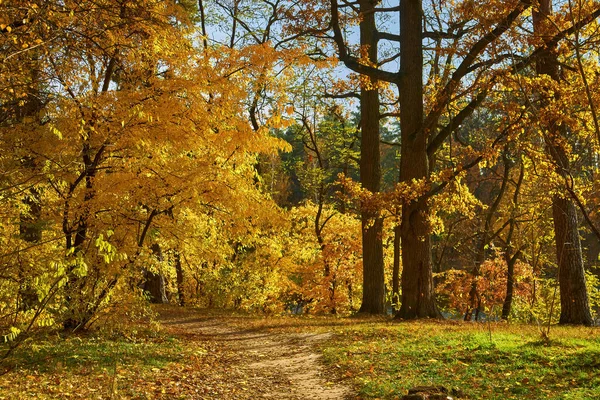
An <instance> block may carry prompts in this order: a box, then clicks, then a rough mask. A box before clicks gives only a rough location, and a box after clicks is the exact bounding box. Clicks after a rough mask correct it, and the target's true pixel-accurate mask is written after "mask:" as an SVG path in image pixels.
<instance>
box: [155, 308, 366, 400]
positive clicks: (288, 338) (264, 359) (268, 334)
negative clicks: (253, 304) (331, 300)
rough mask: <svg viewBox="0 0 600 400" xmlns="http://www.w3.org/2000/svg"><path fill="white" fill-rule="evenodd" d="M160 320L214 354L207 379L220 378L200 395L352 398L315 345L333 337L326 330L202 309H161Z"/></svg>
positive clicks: (297, 399) (316, 399)
mask: <svg viewBox="0 0 600 400" xmlns="http://www.w3.org/2000/svg"><path fill="white" fill-rule="evenodd" d="M160 320H161V323H162V324H163V325H164V326H166V327H167V329H170V330H171V331H172V332H173V333H175V334H177V335H178V336H183V337H184V338H185V339H186V340H193V341H197V342H198V345H199V346H204V347H205V348H208V349H210V352H211V355H212V357H213V359H212V362H211V365H209V366H207V368H210V369H211V371H210V372H211V379H207V380H206V383H207V384H209V385H210V384H211V383H210V382H215V381H218V380H219V378H220V379H222V380H223V382H221V383H220V384H219V385H217V386H218V387H215V388H214V391H213V392H212V393H211V392H207V393H206V392H205V395H206V397H202V396H201V397H200V398H207V399H210V398H215V399H217V398H218V399H228V398H232V399H233V398H235V399H243V398H247V399H287V400H300V399H310V400H342V399H352V398H355V396H353V394H352V391H351V390H350V389H349V388H347V387H345V386H342V385H341V384H339V383H335V382H333V378H331V374H330V373H328V372H327V371H326V370H325V368H324V367H323V365H322V363H321V361H320V357H321V356H320V355H319V354H317V352H316V351H315V350H314V345H315V344H318V343H319V342H321V341H324V340H327V339H328V338H330V337H331V334H330V333H318V334H315V333H285V334H284V333H281V332H273V330H272V329H270V328H269V327H264V326H253V325H252V324H251V323H248V322H249V321H248V319H246V320H244V319H235V318H232V317H230V316H219V315H204V314H203V313H186V314H172V313H165V312H161V317H160ZM221 375H222V376H221ZM224 384H225V386H226V387H224V386H223V385H224ZM227 385H228V386H227ZM213 386H214V385H213Z"/></svg>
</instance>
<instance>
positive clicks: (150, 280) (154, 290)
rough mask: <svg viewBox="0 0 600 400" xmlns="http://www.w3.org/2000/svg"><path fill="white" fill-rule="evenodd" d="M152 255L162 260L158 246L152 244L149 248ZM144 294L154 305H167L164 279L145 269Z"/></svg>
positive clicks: (160, 275)
mask: <svg viewBox="0 0 600 400" xmlns="http://www.w3.org/2000/svg"><path fill="white" fill-rule="evenodd" d="M151 249H152V253H153V254H154V256H155V257H156V258H157V259H158V260H159V261H162V260H163V254H162V250H161V248H160V246H159V245H158V244H157V243H154V244H153V245H152V246H151ZM143 273H144V288H143V290H144V292H145V293H147V295H148V297H149V299H150V302H151V303H155V304H167V303H168V302H169V300H168V299H167V291H166V285H165V277H164V276H163V275H162V274H160V273H158V274H155V273H154V272H152V271H149V270H147V269H145V270H144V272H143Z"/></svg>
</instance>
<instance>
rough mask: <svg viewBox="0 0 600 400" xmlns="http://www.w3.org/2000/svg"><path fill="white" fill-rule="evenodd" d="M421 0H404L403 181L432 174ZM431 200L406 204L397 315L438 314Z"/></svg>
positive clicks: (402, 52)
mask: <svg viewBox="0 0 600 400" xmlns="http://www.w3.org/2000/svg"><path fill="white" fill-rule="evenodd" d="M422 21H423V16H422V4H421V0H401V1H400V37H401V38H402V39H401V40H402V41H401V45H400V74H401V80H400V128H401V131H402V133H401V135H402V137H401V141H402V150H401V162H400V181H401V182H412V181H413V180H423V179H427V178H428V177H429V165H428V163H429V160H428V157H427V132H425V131H424V130H423V44H422V32H423V27H422ZM429 213H430V211H429V205H428V202H427V197H426V196H420V197H419V198H418V199H417V200H414V201H410V202H405V203H404V204H403V205H402V220H401V226H400V233H401V235H400V236H401V242H402V305H401V307H400V311H399V312H398V313H397V314H396V317H397V318H402V319H414V318H425V317H431V318H439V317H440V316H441V315H440V312H439V311H438V309H437V306H436V303H435V294H434V290H433V277H432V257H431V238H430V230H429V221H428V216H429Z"/></svg>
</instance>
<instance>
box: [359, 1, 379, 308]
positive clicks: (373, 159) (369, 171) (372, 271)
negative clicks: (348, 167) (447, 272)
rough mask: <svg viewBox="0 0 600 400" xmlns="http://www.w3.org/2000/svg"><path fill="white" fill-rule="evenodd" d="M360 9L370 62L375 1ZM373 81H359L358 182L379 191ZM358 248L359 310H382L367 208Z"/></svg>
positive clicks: (375, 227) (374, 221)
mask: <svg viewBox="0 0 600 400" xmlns="http://www.w3.org/2000/svg"><path fill="white" fill-rule="evenodd" d="M359 4H360V11H361V14H362V16H363V19H362V21H361V23H360V41H361V45H362V46H365V47H367V48H368V56H369V60H370V61H371V62H376V61H377V37H376V35H375V33H376V26H375V15H374V14H375V13H374V12H373V8H374V7H375V4H376V2H374V1H370V0H361V1H360V2H359ZM375 85H376V82H371V84H369V85H366V84H363V87H362V88H361V93H360V115H361V123H360V128H361V135H362V140H361V154H360V181H361V183H362V186H363V187H364V188H365V189H368V190H370V191H371V192H373V193H376V192H379V189H380V181H381V165H380V152H379V92H378V90H377V88H376V86H375ZM361 218H362V247H363V297H362V304H361V306H360V310H359V311H360V312H365V313H370V314H383V313H384V312H385V307H384V297H385V284H384V276H383V243H382V230H383V221H382V219H381V218H379V217H378V214H377V213H376V212H374V211H372V210H370V209H369V208H366V207H363V210H362V215H361Z"/></svg>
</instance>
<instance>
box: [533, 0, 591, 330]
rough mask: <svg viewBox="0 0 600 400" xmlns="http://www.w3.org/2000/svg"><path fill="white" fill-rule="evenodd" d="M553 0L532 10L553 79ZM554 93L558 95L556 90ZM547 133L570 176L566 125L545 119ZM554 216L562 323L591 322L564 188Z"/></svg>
mask: <svg viewBox="0 0 600 400" xmlns="http://www.w3.org/2000/svg"><path fill="white" fill-rule="evenodd" d="M551 15H552V2H551V0H541V1H540V7H539V10H537V11H536V12H534V14H533V22H534V31H535V34H536V36H539V37H541V38H542V40H543V41H544V47H545V48H546V53H545V54H544V55H543V56H542V57H540V59H539V60H538V62H537V63H536V73H537V74H538V75H548V76H550V78H552V79H553V80H554V81H556V82H559V81H560V80H561V75H560V69H559V65H560V64H559V61H558V56H557V53H556V46H555V45H552V44H550V43H549V41H548V38H550V37H551V35H552V31H551V30H552V28H553V25H552V23H551V22H550V20H549V17H550V16H551ZM555 96H559V94H556V95H555ZM543 122H544V124H545V128H546V129H547V131H548V134H547V136H546V138H545V140H546V148H547V151H548V153H549V155H550V157H551V159H552V161H553V162H554V164H555V166H556V172H557V173H558V174H559V175H560V176H561V177H562V178H563V179H564V180H565V182H566V181H567V180H568V179H569V174H570V163H569V157H568V154H567V153H566V151H565V149H564V147H563V146H562V144H561V143H560V142H561V140H559V139H564V138H566V136H567V133H568V132H567V128H566V126H565V125H564V124H560V121H543ZM552 216H553V218H554V239H555V244H556V257H557V261H558V282H559V286H560V305H561V309H560V321H559V322H560V323H561V324H582V325H592V324H593V320H592V316H591V313H590V306H589V299H588V294H587V289H586V285H585V273H584V265H583V257H582V251H581V242H580V238H579V223H578V221H577V209H576V207H575V204H574V203H573V200H572V199H571V198H570V196H569V194H568V193H567V191H566V190H565V191H564V193H557V194H555V195H554V196H553V197H552Z"/></svg>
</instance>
